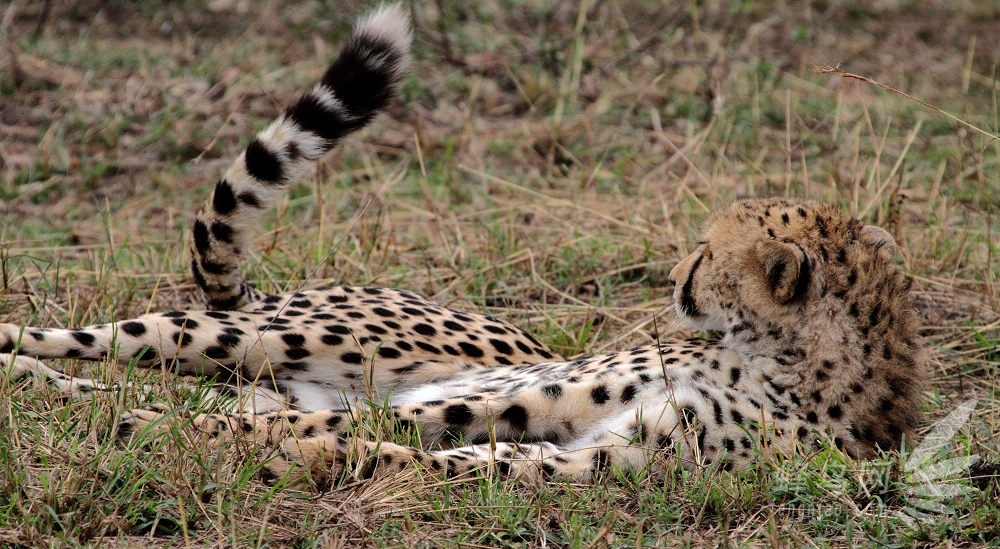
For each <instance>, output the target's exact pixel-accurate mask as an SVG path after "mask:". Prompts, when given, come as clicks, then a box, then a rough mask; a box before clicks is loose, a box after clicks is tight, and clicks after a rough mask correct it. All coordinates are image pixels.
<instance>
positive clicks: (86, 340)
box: [70, 330, 97, 347]
mask: <svg viewBox="0 0 1000 549" xmlns="http://www.w3.org/2000/svg"><path fill="white" fill-rule="evenodd" d="M70 335H72V336H73V339H75V340H77V342H79V343H80V344H81V345H86V346H88V347H89V346H91V345H93V344H94V341H95V340H96V339H97V338H95V337H94V336H93V334H88V333H87V332H83V331H80V330H73V331H71V332H70Z"/></svg>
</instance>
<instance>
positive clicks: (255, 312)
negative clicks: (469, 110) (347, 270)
mask: <svg viewBox="0 0 1000 549" xmlns="http://www.w3.org/2000/svg"><path fill="white" fill-rule="evenodd" d="M410 41H411V31H410V26H409V20H408V17H407V15H406V13H405V12H404V11H403V10H402V9H401V8H400V7H398V6H393V5H390V6H386V7H383V8H381V9H379V10H377V11H375V12H374V13H372V14H370V15H369V16H368V17H365V18H362V19H360V20H359V22H358V24H357V25H356V27H355V31H354V33H353V36H352V37H351V38H350V40H349V41H348V42H347V44H346V45H345V46H344V48H343V51H342V52H341V53H340V55H339V56H338V57H337V59H335V60H334V61H333V62H332V63H331V64H330V65H329V67H328V68H327V69H326V72H325V74H324V75H323V77H322V79H321V81H320V83H319V84H318V85H317V86H316V87H315V88H314V89H313V90H312V91H310V92H309V93H306V94H304V95H303V96H302V97H300V98H299V99H298V100H297V101H295V102H294V103H292V104H291V105H290V106H289V107H288V108H287V109H286V110H285V111H284V113H283V114H282V115H281V116H280V117H278V118H277V120H275V121H274V122H273V123H272V124H271V125H270V126H269V127H267V128H266V129H264V130H263V131H261V132H260V133H259V134H258V135H257V136H256V138H255V139H253V140H252V141H251V142H250V143H249V144H248V145H247V147H246V149H245V151H244V152H243V153H242V154H241V155H240V156H239V158H237V159H236V160H235V162H234V163H233V165H232V166H231V167H230V168H229V170H228V171H227V172H226V174H225V176H224V177H223V178H222V179H221V180H219V182H218V183H217V184H216V185H215V188H214V190H213V192H212V194H211V197H210V198H209V199H208V201H207V202H206V204H205V205H204V206H203V208H202V209H201V210H200V211H199V212H198V213H197V215H196V217H195V221H194V224H193V227H192V231H191V233H192V238H191V240H192V242H191V246H190V249H191V254H192V258H191V263H190V269H191V274H192V277H193V278H194V281H195V283H196V284H197V286H198V288H200V290H201V293H202V294H203V295H204V298H205V302H206V306H207V310H202V311H170V312H165V313H154V314H147V315H144V316H141V317H139V318H136V319H132V320H123V321H120V322H112V323H107V324H101V325H95V326H88V327H84V328H79V329H72V330H59V329H47V328H34V327H22V326H18V325H13V324H0V365H3V364H5V363H11V364H12V368H11V372H10V373H11V374H14V375H26V374H29V373H30V374H34V375H36V376H38V377H42V378H46V379H48V380H50V381H51V382H53V383H54V384H56V385H57V386H59V387H61V388H62V389H64V390H66V391H67V392H69V393H72V394H77V395H80V394H83V393H87V392H93V391H95V390H99V389H102V388H104V387H103V386H102V385H101V384H99V383H96V382H93V381H91V380H88V379H85V378H72V377H70V376H67V375H64V374H62V373H60V372H58V371H56V370H54V369H52V368H50V367H48V366H47V365H46V364H44V363H42V362H40V361H39V360H38V359H53V358H72V359H81V360H103V359H105V358H107V357H108V355H109V354H110V355H112V356H114V357H116V358H117V360H118V361H120V362H122V363H129V362H135V363H136V364H137V365H139V366H143V367H160V366H161V365H166V366H167V369H168V370H170V371H174V372H177V373H179V374H182V375H194V376H205V377H216V379H218V380H219V383H218V384H217V386H216V387H215V388H214V389H213V390H212V391H211V393H210V396H219V397H233V398H235V399H236V407H237V408H239V409H243V410H245V411H254V412H263V411H268V410H280V409H283V408H288V407H292V408H295V409H300V410H320V409H326V408H339V407H343V406H345V405H349V404H353V403H355V402H356V401H358V400H361V399H364V398H366V397H367V396H368V395H369V391H370V388H371V387H373V386H374V387H379V388H382V389H393V388H395V387H396V386H397V385H398V384H400V383H401V384H402V385H404V386H405V385H410V384H415V383H421V382H423V381H424V380H425V379H426V378H427V374H426V372H427V371H430V370H433V371H434V372H435V375H440V374H441V373H442V372H443V371H446V370H450V371H455V372H458V371H461V370H462V369H464V368H467V367H469V366H470V365H479V366H489V365H506V366H509V365H514V364H519V363H524V362H540V361H543V360H551V359H555V358H560V357H559V355H557V354H556V353H555V352H554V351H552V350H551V349H550V348H549V347H547V346H545V345H543V344H541V343H540V342H538V341H537V340H536V339H535V338H534V337H532V336H531V335H530V334H528V333H527V332H524V331H523V330H520V329H518V328H515V327H513V326H511V325H509V324H507V323H504V322H501V321H499V320H497V319H495V318H491V317H489V316H486V315H482V314H476V313H470V312H461V311H456V310H451V309H448V308H445V307H442V306H440V305H438V304H436V303H434V302H432V301H430V300H428V299H426V298H424V297H422V296H419V295H416V294H414V293H411V292H407V291H403V290H396V289H391V288H373V287H354V286H338V287H328V288H318V289H307V290H303V291H299V292H293V293H290V294H287V295H265V294H263V293H262V292H260V291H258V290H256V289H254V288H253V287H252V286H250V285H249V284H248V283H247V282H246V281H245V280H244V279H243V276H242V273H241V271H240V262H241V261H242V259H243V257H244V256H245V254H246V250H247V249H249V248H250V240H251V238H252V234H253V230H254V229H255V228H257V227H258V226H259V225H260V224H261V220H262V217H263V214H264V212H265V211H266V210H267V208H268V207H271V206H273V205H274V204H275V203H276V202H277V200H278V199H279V198H280V197H281V196H282V195H283V194H284V192H285V191H286V190H287V188H288V187H289V185H290V184H291V183H293V182H295V181H297V180H299V179H301V178H303V177H304V176H305V175H306V174H307V173H308V172H309V170H310V169H311V167H312V165H313V164H314V163H315V161H316V160H317V159H318V158H320V157H321V156H323V155H324V154H325V153H326V152H328V151H330V150H331V149H332V148H333V146H334V145H336V143H337V142H338V141H340V140H341V139H342V138H343V137H344V136H346V135H348V134H350V133H352V132H354V131H356V130H358V129H360V128H362V127H364V126H365V125H366V124H367V123H368V122H369V121H370V120H372V119H373V118H374V116H375V115H376V114H377V113H378V112H379V111H380V110H382V109H383V108H384V107H386V105H387V104H388V103H389V101H390V100H391V98H392V96H393V91H394V89H395V87H396V85H397V84H398V83H399V81H400V80H401V79H402V78H403V77H404V76H405V75H406V74H407V71H408V67H409V65H410V56H409V45H410ZM15 349H17V355H16V356H12V355H11V354H10V353H12V352H13V351H14V350H15ZM0 371H2V370H0Z"/></svg>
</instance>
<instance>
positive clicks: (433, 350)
mask: <svg viewBox="0 0 1000 549" xmlns="http://www.w3.org/2000/svg"><path fill="white" fill-rule="evenodd" d="M416 343H417V347H420V348H421V349H423V350H424V351H427V352H428V353H431V354H434V355H439V354H441V349H438V348H437V347H435V346H433V345H431V344H430V343H424V342H423V341H417V342H416Z"/></svg>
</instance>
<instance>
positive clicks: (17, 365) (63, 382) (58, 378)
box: [0, 353, 118, 399]
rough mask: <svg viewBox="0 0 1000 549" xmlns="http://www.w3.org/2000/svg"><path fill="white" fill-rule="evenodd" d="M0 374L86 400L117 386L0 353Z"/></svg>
mask: <svg viewBox="0 0 1000 549" xmlns="http://www.w3.org/2000/svg"><path fill="white" fill-rule="evenodd" d="M0 374H3V378H0V379H8V380H17V379H20V378H24V377H28V376H31V377H32V378H34V379H36V380H38V381H41V382H44V383H48V384H50V385H52V386H54V387H55V388H56V389H57V390H59V391H60V392H61V393H63V394H64V395H66V396H67V397H70V398H76V399H86V398H89V397H90V396H91V395H93V394H94V393H95V392H98V391H113V390H116V389H117V388H118V386H117V385H108V384H105V383H101V382H99V381H95V380H93V379H90V378H85V377H73V376H71V375H67V374H64V373H62V372H60V371H58V370H55V369H53V368H51V367H49V366H48V365H46V364H45V363H44V362H42V361H41V360H38V359H37V358H33V357H29V356H22V355H12V354H6V353H0Z"/></svg>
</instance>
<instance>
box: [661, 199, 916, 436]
mask: <svg viewBox="0 0 1000 549" xmlns="http://www.w3.org/2000/svg"><path fill="white" fill-rule="evenodd" d="M894 255H895V240H894V239H893V238H892V236H890V235H889V234H888V233H887V232H886V231H884V230H882V229H880V228H878V227H873V226H866V225H864V224H863V223H862V222H861V221H859V220H858V219H856V218H854V217H851V216H850V215H848V214H846V213H845V212H842V211H841V210H839V209H837V208H834V207H832V206H827V205H823V204H818V203H815V202H808V201H796V200H786V199H757V200H743V201H740V202H736V203H735V204H733V205H731V206H729V207H728V208H725V209H723V210H721V211H719V212H718V213H717V214H716V215H715V216H713V217H712V218H711V219H710V220H709V221H708V223H707V224H706V226H705V228H704V231H703V236H702V241H701V242H700V243H699V245H698V247H697V248H696V249H695V251H694V253H692V254H691V255H690V256H688V257H686V258H685V259H683V260H682V261H681V262H680V263H679V264H678V265H677V266H676V267H674V269H673V270H672V271H671V272H670V277H671V279H672V280H673V281H674V283H675V290H674V301H675V306H676V309H677V313H678V315H679V316H680V317H681V318H682V319H683V320H685V321H686V322H687V323H688V324H690V325H691V326H693V327H694V328H696V329H701V330H711V331H719V332H723V334H724V335H723V343H724V344H726V345H727V346H728V347H730V348H731V349H732V350H734V351H737V352H740V353H742V354H743V355H744V356H745V357H746V358H747V359H750V362H748V364H754V365H756V366H757V369H755V371H754V373H753V374H752V375H751V376H744V378H743V379H746V378H747V377H750V378H753V379H758V380H760V383H762V384H763V387H764V390H765V391H768V394H769V395H770V396H771V397H773V398H774V399H775V402H777V401H778V400H781V399H785V401H786V403H787V405H788V406H790V407H792V408H790V409H795V410H796V413H797V414H798V415H799V416H800V417H801V418H803V419H806V420H807V422H808V423H810V424H813V425H815V426H816V427H820V426H821V425H822V426H824V427H825V428H826V430H827V432H828V433H830V434H831V435H832V436H833V438H834V441H835V442H837V443H838V445H839V444H843V445H844V448H845V449H846V450H847V451H848V452H849V453H851V454H852V455H855V456H871V455H874V453H875V451H876V449H877V448H882V449H892V448H896V447H898V445H899V444H900V441H902V440H912V437H913V435H914V432H915V428H916V426H917V425H918V424H919V420H920V407H921V401H922V398H921V392H920V391H921V387H922V385H923V383H924V381H925V380H926V377H927V375H926V360H925V357H924V352H923V350H922V348H921V346H920V345H919V344H918V338H917V336H916V325H917V317H916V312H915V310H914V308H913V306H912V301H911V299H910V296H909V286H910V280H909V278H908V277H907V276H906V274H905V273H904V271H903V269H902V268H901V267H900V266H899V265H896V264H895V262H894V261H893V256H894ZM758 358H759V359H762V360H758Z"/></svg>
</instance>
